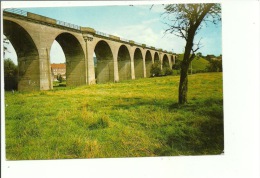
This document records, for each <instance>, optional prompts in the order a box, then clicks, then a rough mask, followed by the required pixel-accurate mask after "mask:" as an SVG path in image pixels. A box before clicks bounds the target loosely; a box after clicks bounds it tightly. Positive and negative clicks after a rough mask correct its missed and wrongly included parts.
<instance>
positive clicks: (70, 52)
mask: <svg viewBox="0 0 260 178" xmlns="http://www.w3.org/2000/svg"><path fill="white" fill-rule="evenodd" d="M55 40H56V41H57V42H58V43H59V44H60V46H61V48H62V50H63V52H64V54H65V58H66V81H67V82H66V85H67V86H79V85H84V84H85V81H86V78H85V77H86V76H85V54H84V51H83V49H82V46H81V44H80V42H79V41H78V39H77V38H76V37H75V36H74V35H72V34H70V33H67V32H63V33H60V34H59V35H58V36H57V37H56V38H55Z"/></svg>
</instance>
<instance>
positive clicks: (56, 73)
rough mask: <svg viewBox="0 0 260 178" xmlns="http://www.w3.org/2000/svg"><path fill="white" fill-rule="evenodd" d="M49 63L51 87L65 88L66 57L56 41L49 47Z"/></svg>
mask: <svg viewBox="0 0 260 178" xmlns="http://www.w3.org/2000/svg"><path fill="white" fill-rule="evenodd" d="M50 61H51V76H52V77H51V78H52V84H53V87H61V86H66V57H65V54H64V52H63V50H62V47H61V46H60V44H59V43H58V42H57V41H56V40H54V42H53V43H52V46H51V50H50Z"/></svg>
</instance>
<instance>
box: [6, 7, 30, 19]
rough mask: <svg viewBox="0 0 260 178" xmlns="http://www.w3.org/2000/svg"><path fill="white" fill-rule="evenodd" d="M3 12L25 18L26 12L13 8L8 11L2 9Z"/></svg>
mask: <svg viewBox="0 0 260 178" xmlns="http://www.w3.org/2000/svg"><path fill="white" fill-rule="evenodd" d="M4 11H5V12H10V13H13V14H18V15H22V16H25V17H26V16H27V12H26V11H24V10H21V9H15V8H8V9H4Z"/></svg>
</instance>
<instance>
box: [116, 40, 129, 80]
mask: <svg viewBox="0 0 260 178" xmlns="http://www.w3.org/2000/svg"><path fill="white" fill-rule="evenodd" d="M117 60H118V74H119V81H123V80H130V79H131V58H130V53H129V51H128V49H127V47H126V46H125V45H122V46H120V48H119V50H118V57H117Z"/></svg>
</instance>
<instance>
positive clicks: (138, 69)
mask: <svg viewBox="0 0 260 178" xmlns="http://www.w3.org/2000/svg"><path fill="white" fill-rule="evenodd" d="M134 69H135V78H136V79H137V78H143V77H144V66H143V56H142V52H141V50H140V49H139V48H136V49H135V51H134Z"/></svg>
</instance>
